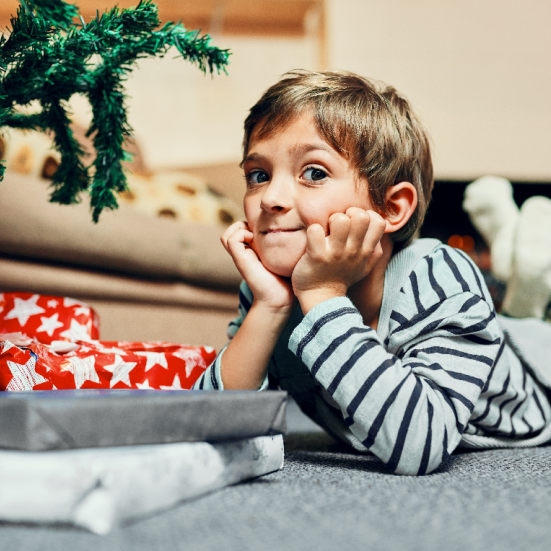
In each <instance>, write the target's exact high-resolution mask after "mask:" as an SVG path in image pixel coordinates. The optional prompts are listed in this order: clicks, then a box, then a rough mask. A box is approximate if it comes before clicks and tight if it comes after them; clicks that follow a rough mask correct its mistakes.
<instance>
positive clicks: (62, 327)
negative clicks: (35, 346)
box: [0, 293, 99, 344]
mask: <svg viewBox="0 0 551 551" xmlns="http://www.w3.org/2000/svg"><path fill="white" fill-rule="evenodd" d="M0 333H22V334H23V335H26V336H28V337H34V338H36V340H37V341H38V342H41V343H44V344H50V343H51V342H52V341H58V340H59V341H87V340H91V339H96V340H97V339H99V318H98V315H97V314H96V312H95V311H94V310H93V308H90V306H88V305H87V304H84V303H83V302H80V301H78V300H74V299H72V298H66V297H52V296H48V295H33V294H32V293H0Z"/></svg>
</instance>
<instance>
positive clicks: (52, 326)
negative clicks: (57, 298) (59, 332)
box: [36, 312, 63, 337]
mask: <svg viewBox="0 0 551 551" xmlns="http://www.w3.org/2000/svg"><path fill="white" fill-rule="evenodd" d="M58 317H59V313H57V312H56V313H55V314H54V315H53V316H52V317H51V318H46V317H42V316H40V321H41V322H42V325H41V326H40V327H39V328H38V329H37V330H36V332H37V333H42V332H45V333H48V337H51V336H52V335H53V334H54V331H55V330H56V329H58V328H59V327H63V323H61V322H60V321H57V318H58Z"/></svg>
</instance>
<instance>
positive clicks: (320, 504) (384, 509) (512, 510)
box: [0, 404, 551, 551]
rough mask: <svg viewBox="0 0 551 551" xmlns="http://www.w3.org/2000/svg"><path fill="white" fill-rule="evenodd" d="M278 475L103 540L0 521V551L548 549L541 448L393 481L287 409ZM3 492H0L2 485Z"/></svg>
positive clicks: (550, 450)
mask: <svg viewBox="0 0 551 551" xmlns="http://www.w3.org/2000/svg"><path fill="white" fill-rule="evenodd" d="M288 412H289V429H290V430H289V434H288V435H287V436H286V438H285V440H286V457H285V466H284V468H283V470H282V471H280V472H277V473H273V474H270V475H267V476H265V477H262V478H260V479H257V480H254V481H251V482H248V483H244V484H239V485H236V486H232V487H229V488H225V489H223V490H221V491H218V492H215V493H213V494H211V495H208V496H206V497H202V498H200V499H198V500H196V501H192V502H187V503H184V504H182V505H180V506H178V507H176V508H174V509H172V510H170V511H165V512H163V513H160V514H158V515H156V516H154V517H150V518H147V519H143V520H141V521H138V522H134V523H133V524H131V525H128V526H125V527H123V528H121V529H118V530H115V531H113V532H112V533H111V534H109V535H107V536H95V535H93V534H89V533H87V532H84V531H82V530H77V529H72V528H65V527H57V528H43V527H35V526H22V525H17V526H14V525H0V549H1V550H2V551H3V550H4V549H6V550H8V549H9V550H14V551H31V550H32V551H38V550H47V551H50V550H51V551H58V550H63V551H65V550H70V551H82V550H88V549H90V550H92V549H93V550H94V551H104V550H105V551H107V550H109V551H114V550H116V551H119V550H120V551H123V550H124V551H126V550H128V551H130V550H132V551H137V550H152V551H157V550H159V551H169V550H172V549H182V550H186V551H203V550H204V551H214V550H216V551H246V550H251V551H276V550H277V551H279V550H282V551H283V550H285V551H291V550H301V551H309V550H315V551H325V550H327V551H335V550H337V551H341V550H342V551H349V550H362V551H369V550H400V551H402V550H405V551H414V550H422V551H432V550H435V551H436V550H438V551H441V550H445V551H454V550H461V551H464V550H467V551H475V550H481V551H482V550H484V551H493V550H496V551H498V550H499V551H521V550H529V551H539V550H542V551H543V550H545V551H547V550H548V549H550V548H551V447H544V448H536V449H528V450H495V451H485V452H469V453H459V454H454V455H453V456H452V457H451V459H450V460H449V461H448V462H447V463H446V464H445V465H444V466H442V467H441V468H440V469H439V470H438V471H437V472H435V473H433V474H431V475H428V476H425V477H401V476H396V475H393V474H391V473H389V472H387V471H386V470H385V468H384V466H383V465H382V464H381V462H380V461H379V460H377V459H376V458H375V457H374V456H370V455H359V454H355V453H352V452H351V451H350V449H348V448H345V447H344V446H341V445H339V444H336V443H335V442H334V441H333V440H332V439H331V438H330V437H328V436H326V435H325V434H324V433H321V432H319V429H317V427H316V426H315V425H313V424H312V423H311V422H310V421H308V420H307V419H305V418H304V417H303V416H302V415H301V414H300V412H299V411H298V408H296V406H295V405H294V404H291V405H290V407H289V410H288ZM0 491H1V489H0Z"/></svg>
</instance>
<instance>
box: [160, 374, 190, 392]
mask: <svg viewBox="0 0 551 551" xmlns="http://www.w3.org/2000/svg"><path fill="white" fill-rule="evenodd" d="M160 388H162V389H163V390H184V389H183V388H182V385H181V384H180V377H179V376H178V374H176V376H175V377H174V381H172V385H171V386H165V385H160Z"/></svg>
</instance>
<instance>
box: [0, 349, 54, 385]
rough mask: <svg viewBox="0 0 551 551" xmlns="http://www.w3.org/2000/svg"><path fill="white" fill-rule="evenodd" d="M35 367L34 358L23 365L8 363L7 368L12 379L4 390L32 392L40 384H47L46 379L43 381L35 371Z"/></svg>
mask: <svg viewBox="0 0 551 551" xmlns="http://www.w3.org/2000/svg"><path fill="white" fill-rule="evenodd" d="M35 365H36V358H35V357H34V356H32V357H31V358H30V359H29V361H28V362H27V363H26V364H25V365H22V364H18V363H15V362H10V361H8V367H9V368H10V371H11V374H12V376H13V378H12V380H11V381H10V382H9V384H8V386H7V387H6V390H32V389H33V388H34V387H35V386H36V385H39V384H40V383H47V382H48V379H45V378H44V377H42V375H40V374H39V373H37V372H36V371H35Z"/></svg>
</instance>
